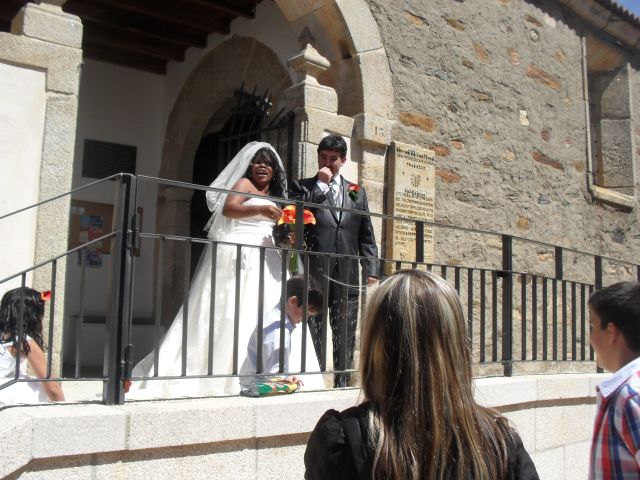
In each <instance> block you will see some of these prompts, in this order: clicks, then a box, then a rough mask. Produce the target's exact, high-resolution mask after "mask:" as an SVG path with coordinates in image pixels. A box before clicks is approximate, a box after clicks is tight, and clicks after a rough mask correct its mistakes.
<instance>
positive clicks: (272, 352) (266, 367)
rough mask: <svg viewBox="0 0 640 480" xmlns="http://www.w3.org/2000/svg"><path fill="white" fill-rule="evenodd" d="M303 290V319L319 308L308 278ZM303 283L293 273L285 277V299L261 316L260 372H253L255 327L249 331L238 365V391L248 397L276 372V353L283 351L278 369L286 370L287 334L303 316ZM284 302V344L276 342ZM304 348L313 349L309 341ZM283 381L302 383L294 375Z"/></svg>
mask: <svg viewBox="0 0 640 480" xmlns="http://www.w3.org/2000/svg"><path fill="white" fill-rule="evenodd" d="M306 290H307V318H309V317H310V316H312V315H317V314H318V313H319V312H320V311H321V309H322V298H323V297H322V292H321V290H320V289H319V287H318V286H317V285H316V284H315V282H313V281H312V280H311V279H309V282H308V286H306ZM304 294H305V282H304V277H303V276H302V275H295V276H293V277H291V278H290V279H289V280H287V299H286V301H285V302H278V304H277V305H276V306H275V307H273V309H272V310H271V311H269V313H267V314H266V315H265V317H264V321H263V327H262V372H264V373H262V374H258V373H256V372H257V363H258V362H257V358H258V328H256V329H255V330H254V331H253V334H252V335H251V338H250V339H249V344H248V346H247V356H246V358H245V360H244V362H243V364H242V367H241V368H240V375H243V377H242V379H241V385H242V393H243V394H245V395H249V396H254V395H257V394H258V393H257V392H256V391H255V387H256V384H257V383H260V382H265V381H268V380H269V378H271V377H273V375H271V374H276V375H278V372H280V352H281V350H284V355H283V357H284V365H283V368H282V371H284V372H287V371H288V370H289V355H290V353H291V333H292V332H293V330H294V328H296V326H297V325H298V324H300V323H301V322H302V318H303V316H304ZM283 304H284V313H285V315H284V327H285V328H284V343H283V344H282V345H281V344H280V336H281V335H280V334H281V328H280V327H281V325H282V323H281V316H282V310H281V308H282V305H283ZM307 348H308V349H309V348H313V347H312V344H311V343H308V344H307ZM283 380H284V381H285V382H289V383H296V384H298V385H302V380H301V379H300V378H298V377H297V376H296V375H289V376H288V377H286V378H283Z"/></svg>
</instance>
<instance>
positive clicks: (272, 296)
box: [127, 142, 324, 399]
mask: <svg viewBox="0 0 640 480" xmlns="http://www.w3.org/2000/svg"><path fill="white" fill-rule="evenodd" d="M211 187H212V188H217V189H226V190H234V191H236V192H239V193H246V194H251V195H254V196H252V197H247V196H244V195H238V194H229V195H227V194H226V193H222V192H216V191H207V194H206V196H207V205H208V207H209V209H210V210H211V211H212V212H213V214H212V216H211V219H210V220H209V222H208V223H207V226H206V227H205V229H208V232H209V233H208V237H209V238H210V239H212V240H216V241H217V242H224V243H213V244H212V243H209V244H207V247H206V249H205V253H204V255H203V256H202V258H201V260H200V262H199V263H198V267H197V269H196V274H195V276H194V279H193V282H192V284H191V289H190V292H189V301H188V305H187V309H186V315H185V308H184V306H183V307H182V308H181V309H180V311H179V312H178V314H177V315H176V318H175V320H174V321H173V324H172V325H171V327H170V328H169V330H168V331H167V334H166V335H165V337H164V338H163V340H162V343H161V345H160V350H159V354H158V365H157V376H160V377H180V376H181V375H183V372H184V374H185V375H186V376H197V378H191V379H184V378H173V379H168V380H145V379H143V380H141V381H138V380H135V379H136V378H137V377H144V378H150V377H153V376H156V373H155V372H156V365H155V364H154V352H153V351H152V352H151V353H150V354H149V355H147V356H146V357H145V358H144V359H142V360H141V361H140V363H138V364H137V365H136V367H135V368H134V369H133V375H132V376H133V378H134V382H133V384H132V386H131V389H130V391H129V393H128V395H127V398H129V399H140V398H167V397H180V396H205V395H219V394H231V395H235V394H238V393H239V392H240V383H239V379H238V377H236V376H233V375H232V374H233V373H237V372H238V371H239V369H240V366H241V365H242V363H243V361H244V358H245V356H246V354H247V346H248V344H249V341H250V337H251V334H252V332H253V331H254V329H255V328H256V326H257V325H258V312H259V309H258V307H259V301H257V300H258V292H259V284H260V272H261V269H260V263H261V258H260V256H261V255H260V250H261V249H260V247H266V248H264V269H263V273H264V277H263V286H264V295H263V305H262V306H263V309H262V312H263V314H266V313H268V312H269V311H270V310H271V309H272V308H273V307H274V306H275V305H276V304H277V303H278V302H279V299H280V296H281V285H282V280H283V278H282V270H281V265H282V260H281V257H280V254H279V252H278V251H277V250H275V249H273V247H274V244H273V238H272V230H273V225H274V222H275V221H276V220H277V219H278V218H279V217H280V215H281V213H282V210H281V209H280V207H278V206H277V205H276V204H275V203H274V202H272V201H271V200H268V199H267V198H260V197H261V196H272V197H282V198H286V195H287V182H286V177H285V173H284V168H283V166H282V161H281V160H280V157H279V156H278V154H277V152H276V151H275V150H274V148H273V147H272V146H271V145H269V144H268V143H263V142H251V143H249V144H247V145H246V146H245V147H244V148H242V150H240V152H239V153H238V154H237V155H236V156H235V157H234V158H233V160H231V162H230V163H229V164H228V165H227V167H226V168H225V169H224V170H223V171H222V173H221V174H220V175H219V176H218V177H217V178H216V180H214V182H213V183H212V184H211ZM238 245H242V247H240V252H241V253H240V261H239V263H238V262H236V257H237V251H238ZM269 247H271V248H269ZM214 250H215V251H216V254H215V258H212V256H213V252H214ZM237 265H239V270H238V268H237ZM214 269H215V270H214ZM214 273H215V277H212V275H213V274H214ZM285 279H286V278H285ZM212 285H215V290H214V292H213V295H212V291H211V288H212ZM236 289H238V291H236ZM236 295H237V297H236ZM212 299H213V300H214V301H215V303H214V312H213V316H212V315H211V314H210V307H211V300H212ZM236 309H237V312H236ZM185 316H186V319H185V318H184V317H185ZM183 322H184V323H186V342H185V343H184V344H185V345H186V349H185V354H186V355H185V356H186V363H185V364H183V363H184V362H183V351H182V346H183V331H184V330H185V329H184V328H183V325H184V323H183ZM236 324H237V328H236ZM210 325H213V338H212V339H210V335H209V329H210ZM306 331H307V338H306V345H307V348H306V351H307V354H306V369H305V370H306V371H307V372H319V370H320V367H319V365H318V359H317V358H316V356H315V354H314V349H313V348H311V345H313V344H312V342H311V336H310V335H309V331H308V330H306ZM301 332H302V329H301V328H297V329H295V330H294V333H293V334H292V337H291V354H290V359H289V369H290V371H291V373H297V372H299V371H300V366H301V358H302V354H301V352H302V333H301ZM236 344H237V345H238V348H237V351H234V345H236ZM210 345H211V346H212V349H211V352H212V353H211V358H210V356H209V355H210V353H209V351H210V348H209V347H210ZM234 357H235V364H234ZM209 375H213V377H216V376H218V377H217V378H211V377H210V376H209ZM303 379H304V384H305V388H306V389H317V388H323V387H324V383H323V380H322V375H319V374H317V373H316V374H311V375H306V376H304V377H303Z"/></svg>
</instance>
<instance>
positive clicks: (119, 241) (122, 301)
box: [102, 174, 135, 405]
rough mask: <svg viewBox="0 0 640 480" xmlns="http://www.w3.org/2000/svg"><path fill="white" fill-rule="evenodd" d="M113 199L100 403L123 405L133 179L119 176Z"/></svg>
mask: <svg viewBox="0 0 640 480" xmlns="http://www.w3.org/2000/svg"><path fill="white" fill-rule="evenodd" d="M119 182H120V184H119V185H118V189H117V191H116V195H115V201H114V204H115V208H114V222H113V227H114V229H115V230H116V235H115V239H114V243H113V248H112V254H111V262H112V264H111V271H110V278H109V289H108V297H107V314H106V322H105V327H106V332H105V333H106V335H105V338H106V339H107V344H106V346H105V352H104V363H103V376H104V377H106V378H107V380H106V382H105V383H104V386H103V390H102V401H103V402H104V403H105V404H107V405H114V404H122V403H124V384H123V379H124V378H125V370H126V361H127V360H130V359H127V358H126V356H127V353H129V352H130V351H131V350H132V349H131V348H130V346H129V345H127V343H128V333H129V332H128V328H127V324H126V323H125V322H127V321H129V318H130V304H129V302H130V295H131V266H132V265H131V264H132V258H131V254H132V252H133V248H132V246H133V245H132V242H131V239H130V238H129V235H130V234H131V232H130V231H129V230H130V223H129V222H130V218H131V216H132V215H131V211H132V209H133V205H132V203H133V198H134V190H135V184H134V177H133V176H132V175H126V174H125V175H122V176H121V177H120V179H119Z"/></svg>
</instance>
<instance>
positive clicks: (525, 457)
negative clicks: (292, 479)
mask: <svg viewBox="0 0 640 480" xmlns="http://www.w3.org/2000/svg"><path fill="white" fill-rule="evenodd" d="M368 415H369V404H368V403H363V404H361V405H358V406H357V407H351V408H349V409H347V410H345V411H343V412H338V411H336V410H327V412H326V413H325V414H324V415H323V416H322V417H321V418H320V420H319V421H318V424H317V425H316V427H315V428H314V429H313V432H312V433H311V437H309V441H308V442H307V449H306V451H305V453H304V465H305V468H306V472H305V475H304V478H305V479H306V480H329V479H331V480H340V479H344V480H347V479H349V480H354V479H361V480H369V479H370V478H371V468H372V465H373V447H372V446H371V444H370V442H369V435H368V433H367V423H368ZM514 438H515V442H514V443H512V444H510V445H509V447H508V448H509V472H508V479H509V480H538V478H539V477H538V472H537V471H536V467H535V465H534V464H533V461H532V460H531V457H529V454H528V453H527V451H526V450H525V449H524V446H523V445H522V440H520V437H519V436H518V434H516V433H515V432H514Z"/></svg>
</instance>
